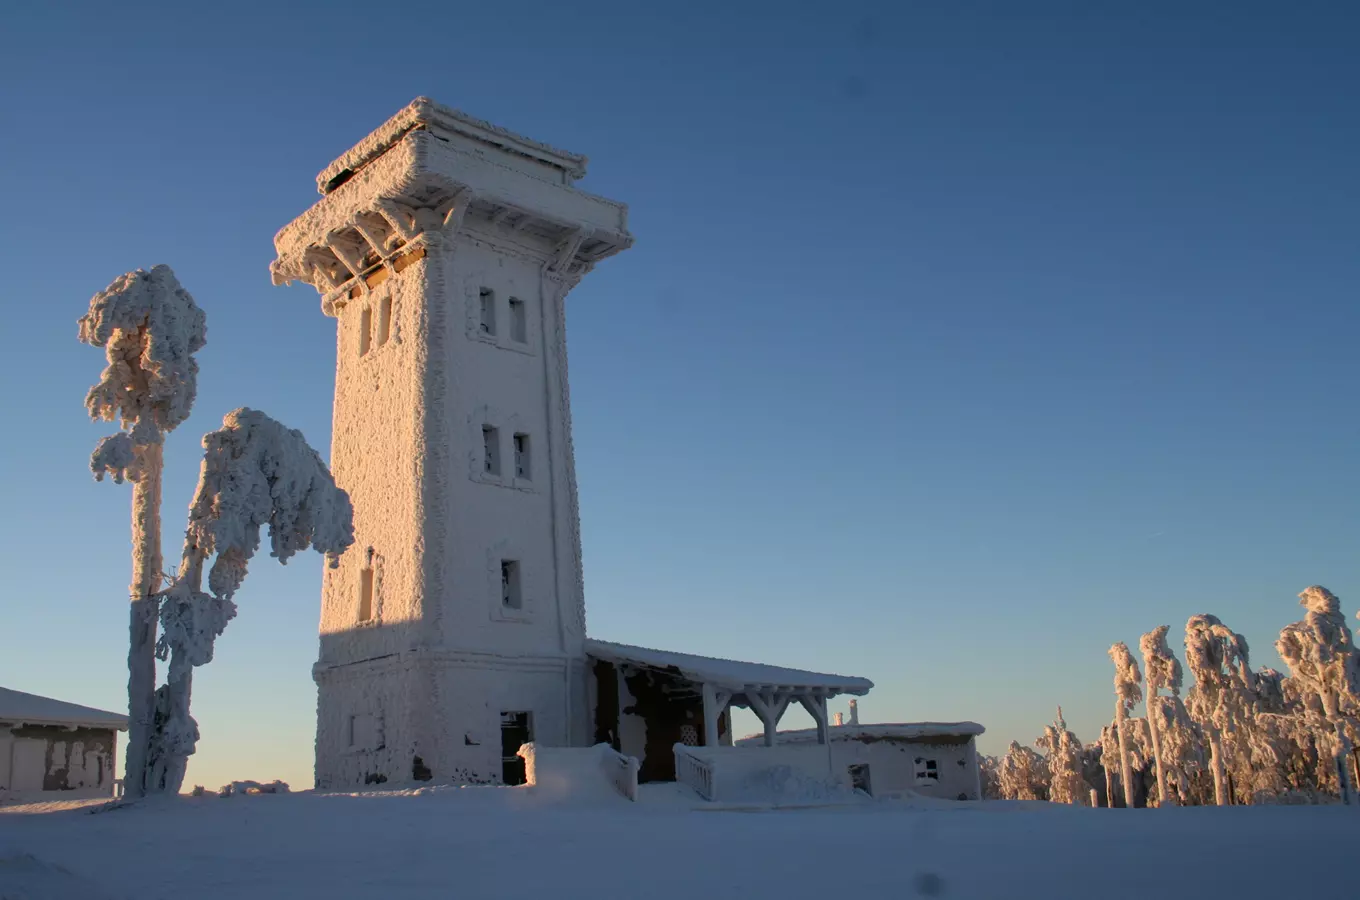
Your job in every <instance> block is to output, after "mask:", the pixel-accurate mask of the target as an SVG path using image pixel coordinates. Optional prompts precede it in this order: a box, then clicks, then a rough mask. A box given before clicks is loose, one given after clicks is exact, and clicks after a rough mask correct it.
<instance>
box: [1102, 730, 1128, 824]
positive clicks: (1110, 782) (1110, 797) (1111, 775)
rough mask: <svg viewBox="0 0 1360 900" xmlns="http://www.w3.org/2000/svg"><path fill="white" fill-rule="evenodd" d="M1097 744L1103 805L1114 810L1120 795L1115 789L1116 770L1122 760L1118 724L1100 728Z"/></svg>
mask: <svg viewBox="0 0 1360 900" xmlns="http://www.w3.org/2000/svg"><path fill="white" fill-rule="evenodd" d="M1097 743H1098V744H1099V746H1100V768H1101V769H1102V770H1103V771H1104V773H1105V805H1106V806H1108V807H1109V808H1111V809H1114V807H1115V806H1116V805H1117V803H1116V800H1117V798H1118V797H1119V795H1120V793H1121V792H1120V791H1118V790H1116V788H1115V781H1116V770H1117V768H1118V767H1119V766H1120V765H1121V759H1122V754H1121V751H1120V749H1119V723H1118V722H1111V723H1110V724H1109V725H1106V726H1104V727H1103V728H1101V729H1100V740H1099V741H1097ZM1121 783H1122V782H1121Z"/></svg>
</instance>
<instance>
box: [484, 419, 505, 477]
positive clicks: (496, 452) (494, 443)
mask: <svg viewBox="0 0 1360 900" xmlns="http://www.w3.org/2000/svg"><path fill="white" fill-rule="evenodd" d="M482 470H483V471H484V472H486V474H488V475H496V476H499V475H500V474H501V432H500V429H499V428H492V427H491V426H490V425H483V426H482Z"/></svg>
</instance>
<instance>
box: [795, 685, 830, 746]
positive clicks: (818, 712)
mask: <svg viewBox="0 0 1360 900" xmlns="http://www.w3.org/2000/svg"><path fill="white" fill-rule="evenodd" d="M798 702H799V703H801V704H802V705H803V709H805V710H807V711H808V715H810V716H812V719H813V721H814V722H816V723H817V743H819V744H829V743H831V729H830V727H829V725H828V722H827V717H826V695H825V694H821V693H808V694H799V695H798Z"/></svg>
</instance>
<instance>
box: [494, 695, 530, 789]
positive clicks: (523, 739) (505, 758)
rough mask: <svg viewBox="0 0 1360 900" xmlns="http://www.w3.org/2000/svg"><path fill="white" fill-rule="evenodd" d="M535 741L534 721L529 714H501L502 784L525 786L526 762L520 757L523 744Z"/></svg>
mask: <svg viewBox="0 0 1360 900" xmlns="http://www.w3.org/2000/svg"><path fill="white" fill-rule="evenodd" d="M533 739H534V731H533V726H532V720H531V719H530V717H529V714H528V713H527V712H503V713H501V783H502V784H524V781H525V775H524V760H523V759H522V758H521V757H519V756H518V755H517V754H518V753H519V748H520V745H521V744H528V743H530V742H531V741H533Z"/></svg>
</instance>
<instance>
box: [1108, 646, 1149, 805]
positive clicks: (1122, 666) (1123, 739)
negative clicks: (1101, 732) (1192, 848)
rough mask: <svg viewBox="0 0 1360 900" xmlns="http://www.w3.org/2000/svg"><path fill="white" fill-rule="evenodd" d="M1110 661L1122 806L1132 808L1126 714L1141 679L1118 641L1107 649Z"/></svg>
mask: <svg viewBox="0 0 1360 900" xmlns="http://www.w3.org/2000/svg"><path fill="white" fill-rule="evenodd" d="M1110 660H1111V661H1112V662H1114V698H1115V699H1114V717H1115V727H1116V728H1117V729H1118V731H1119V735H1118V738H1119V768H1120V772H1121V775H1122V777H1123V783H1124V805H1125V806H1127V807H1129V808H1130V809H1132V808H1133V772H1132V763H1131V760H1130V759H1129V749H1130V747H1129V734H1128V732H1129V728H1128V722H1129V714H1130V713H1132V712H1133V708H1134V706H1136V705H1137V704H1138V701H1140V700H1142V699H1143V691H1142V688H1141V687H1140V686H1139V683H1140V682H1141V681H1142V680H1143V676H1142V674H1141V673H1140V672H1139V671H1138V661H1137V660H1135V659H1134V658H1133V654H1132V653H1130V652H1129V645H1128V644H1126V643H1124V642H1123V641H1119V642H1118V643H1116V644H1114V645H1113V646H1111V647H1110Z"/></svg>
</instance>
